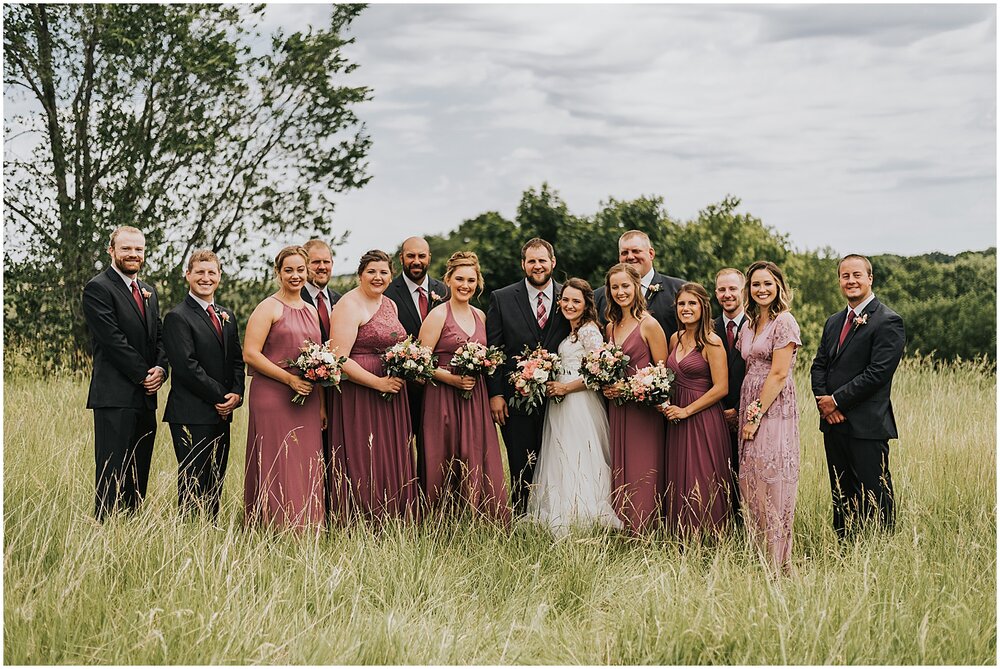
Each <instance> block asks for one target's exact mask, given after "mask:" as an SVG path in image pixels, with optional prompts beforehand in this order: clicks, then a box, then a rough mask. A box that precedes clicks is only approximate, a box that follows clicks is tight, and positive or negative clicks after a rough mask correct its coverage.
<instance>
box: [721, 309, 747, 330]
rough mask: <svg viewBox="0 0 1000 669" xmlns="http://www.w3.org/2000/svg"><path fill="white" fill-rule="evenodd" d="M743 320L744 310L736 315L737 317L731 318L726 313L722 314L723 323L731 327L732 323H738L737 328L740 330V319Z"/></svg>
mask: <svg viewBox="0 0 1000 669" xmlns="http://www.w3.org/2000/svg"><path fill="white" fill-rule="evenodd" d="M742 320H743V312H742V311H741V312H740V313H739V314H737V315H736V318H730V317H729V316H727V315H726V314H724V313H723V314H722V325H723V326H725V327H726V328H728V327H729V324H730V323H735V324H736V329H737V330H739V328H740V321H742Z"/></svg>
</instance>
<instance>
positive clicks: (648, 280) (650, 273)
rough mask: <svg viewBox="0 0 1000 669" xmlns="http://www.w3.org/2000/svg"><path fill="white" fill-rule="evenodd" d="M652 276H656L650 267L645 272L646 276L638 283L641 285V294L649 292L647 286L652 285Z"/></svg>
mask: <svg viewBox="0 0 1000 669" xmlns="http://www.w3.org/2000/svg"><path fill="white" fill-rule="evenodd" d="M654 276H656V270H655V269H653V268H652V267H650V268H649V271H648V272H646V276H644V277H642V278H641V279H639V283H641V284H642V292H646V291H647V290H649V285H650V284H651V283H653V277H654Z"/></svg>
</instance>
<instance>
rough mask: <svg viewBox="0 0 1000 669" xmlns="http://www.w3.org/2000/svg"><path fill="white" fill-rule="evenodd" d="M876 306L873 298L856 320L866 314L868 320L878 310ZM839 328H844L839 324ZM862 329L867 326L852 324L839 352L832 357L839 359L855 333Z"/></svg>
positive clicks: (876, 303)
mask: <svg viewBox="0 0 1000 669" xmlns="http://www.w3.org/2000/svg"><path fill="white" fill-rule="evenodd" d="M878 305H879V301H878V298H873V299H872V301H871V302H869V303H868V306H867V307H865V308H864V310H863V311H862V312H861V313H860V314H858V316H857V318H861V317H863V316H864V315H866V314H867V315H868V317H869V318H870V317H871V314H873V313H875V310H876V309H877V308H878ZM844 315H845V316H846V315H847V314H844ZM840 327H844V325H843V323H841V325H840ZM863 327H867V326H866V325H854V324H852V325H851V329H850V330H848V331H847V336H846V337H845V338H844V343H843V345H842V346H841V347H840V350H839V351H837V354H836V356H834V357H835V358H839V357H840V355H841V354H842V353H843V352H844V351H845V350H847V347H848V346H850V345H851V342H852V341H853V340H854V335H855V333H856V332H857V331H858V330H860V329H861V328H863Z"/></svg>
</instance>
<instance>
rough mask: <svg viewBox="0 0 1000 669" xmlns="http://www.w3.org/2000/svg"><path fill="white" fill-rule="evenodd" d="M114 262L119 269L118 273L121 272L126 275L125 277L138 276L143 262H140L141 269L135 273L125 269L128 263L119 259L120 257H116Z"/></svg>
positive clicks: (137, 269)
mask: <svg viewBox="0 0 1000 669" xmlns="http://www.w3.org/2000/svg"><path fill="white" fill-rule="evenodd" d="M112 262H113V263H114V265H115V267H117V268H118V271H119V272H121V273H122V274H124V275H125V276H135V275H136V274H138V273H139V270H140V269H142V261H141V260H139V261H138V263H139V267H138V268H136V270H135V271H132V270H130V269H126V267H125V262H126V261H125V260H124V259H119V258H118V256H114V259H113V260H112Z"/></svg>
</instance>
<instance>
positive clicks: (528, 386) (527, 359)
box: [509, 346, 563, 414]
mask: <svg viewBox="0 0 1000 669" xmlns="http://www.w3.org/2000/svg"><path fill="white" fill-rule="evenodd" d="M514 360H516V361H517V371H515V372H511V375H510V377H509V380H510V383H511V385H513V386H514V392H515V393H517V395H516V396H515V397H514V398H512V399H511V401H510V404H511V406H513V407H518V408H520V409H522V410H523V411H524V412H525V413H529V414H530V413H534V411H535V409H537V408H538V407H540V406H541V405H542V404H543V403H544V402H545V384H546V383H548V382H549V381H554V380H555V378H556V376H558V374H559V370H560V361H559V356H558V355H556V354H555V353H549V352H548V351H546V350H545V349H543V348H542V347H541V346H539V347H537V348H536V349H535V350H533V351H532V350H529V349H528V347H527V346H525V347H524V351H523V352H522V353H521V355H516V356H514ZM552 399H553V400H554V401H555V402H556V404H558V403H559V402H561V401H562V400H563V398H562V397H553V398H552Z"/></svg>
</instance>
